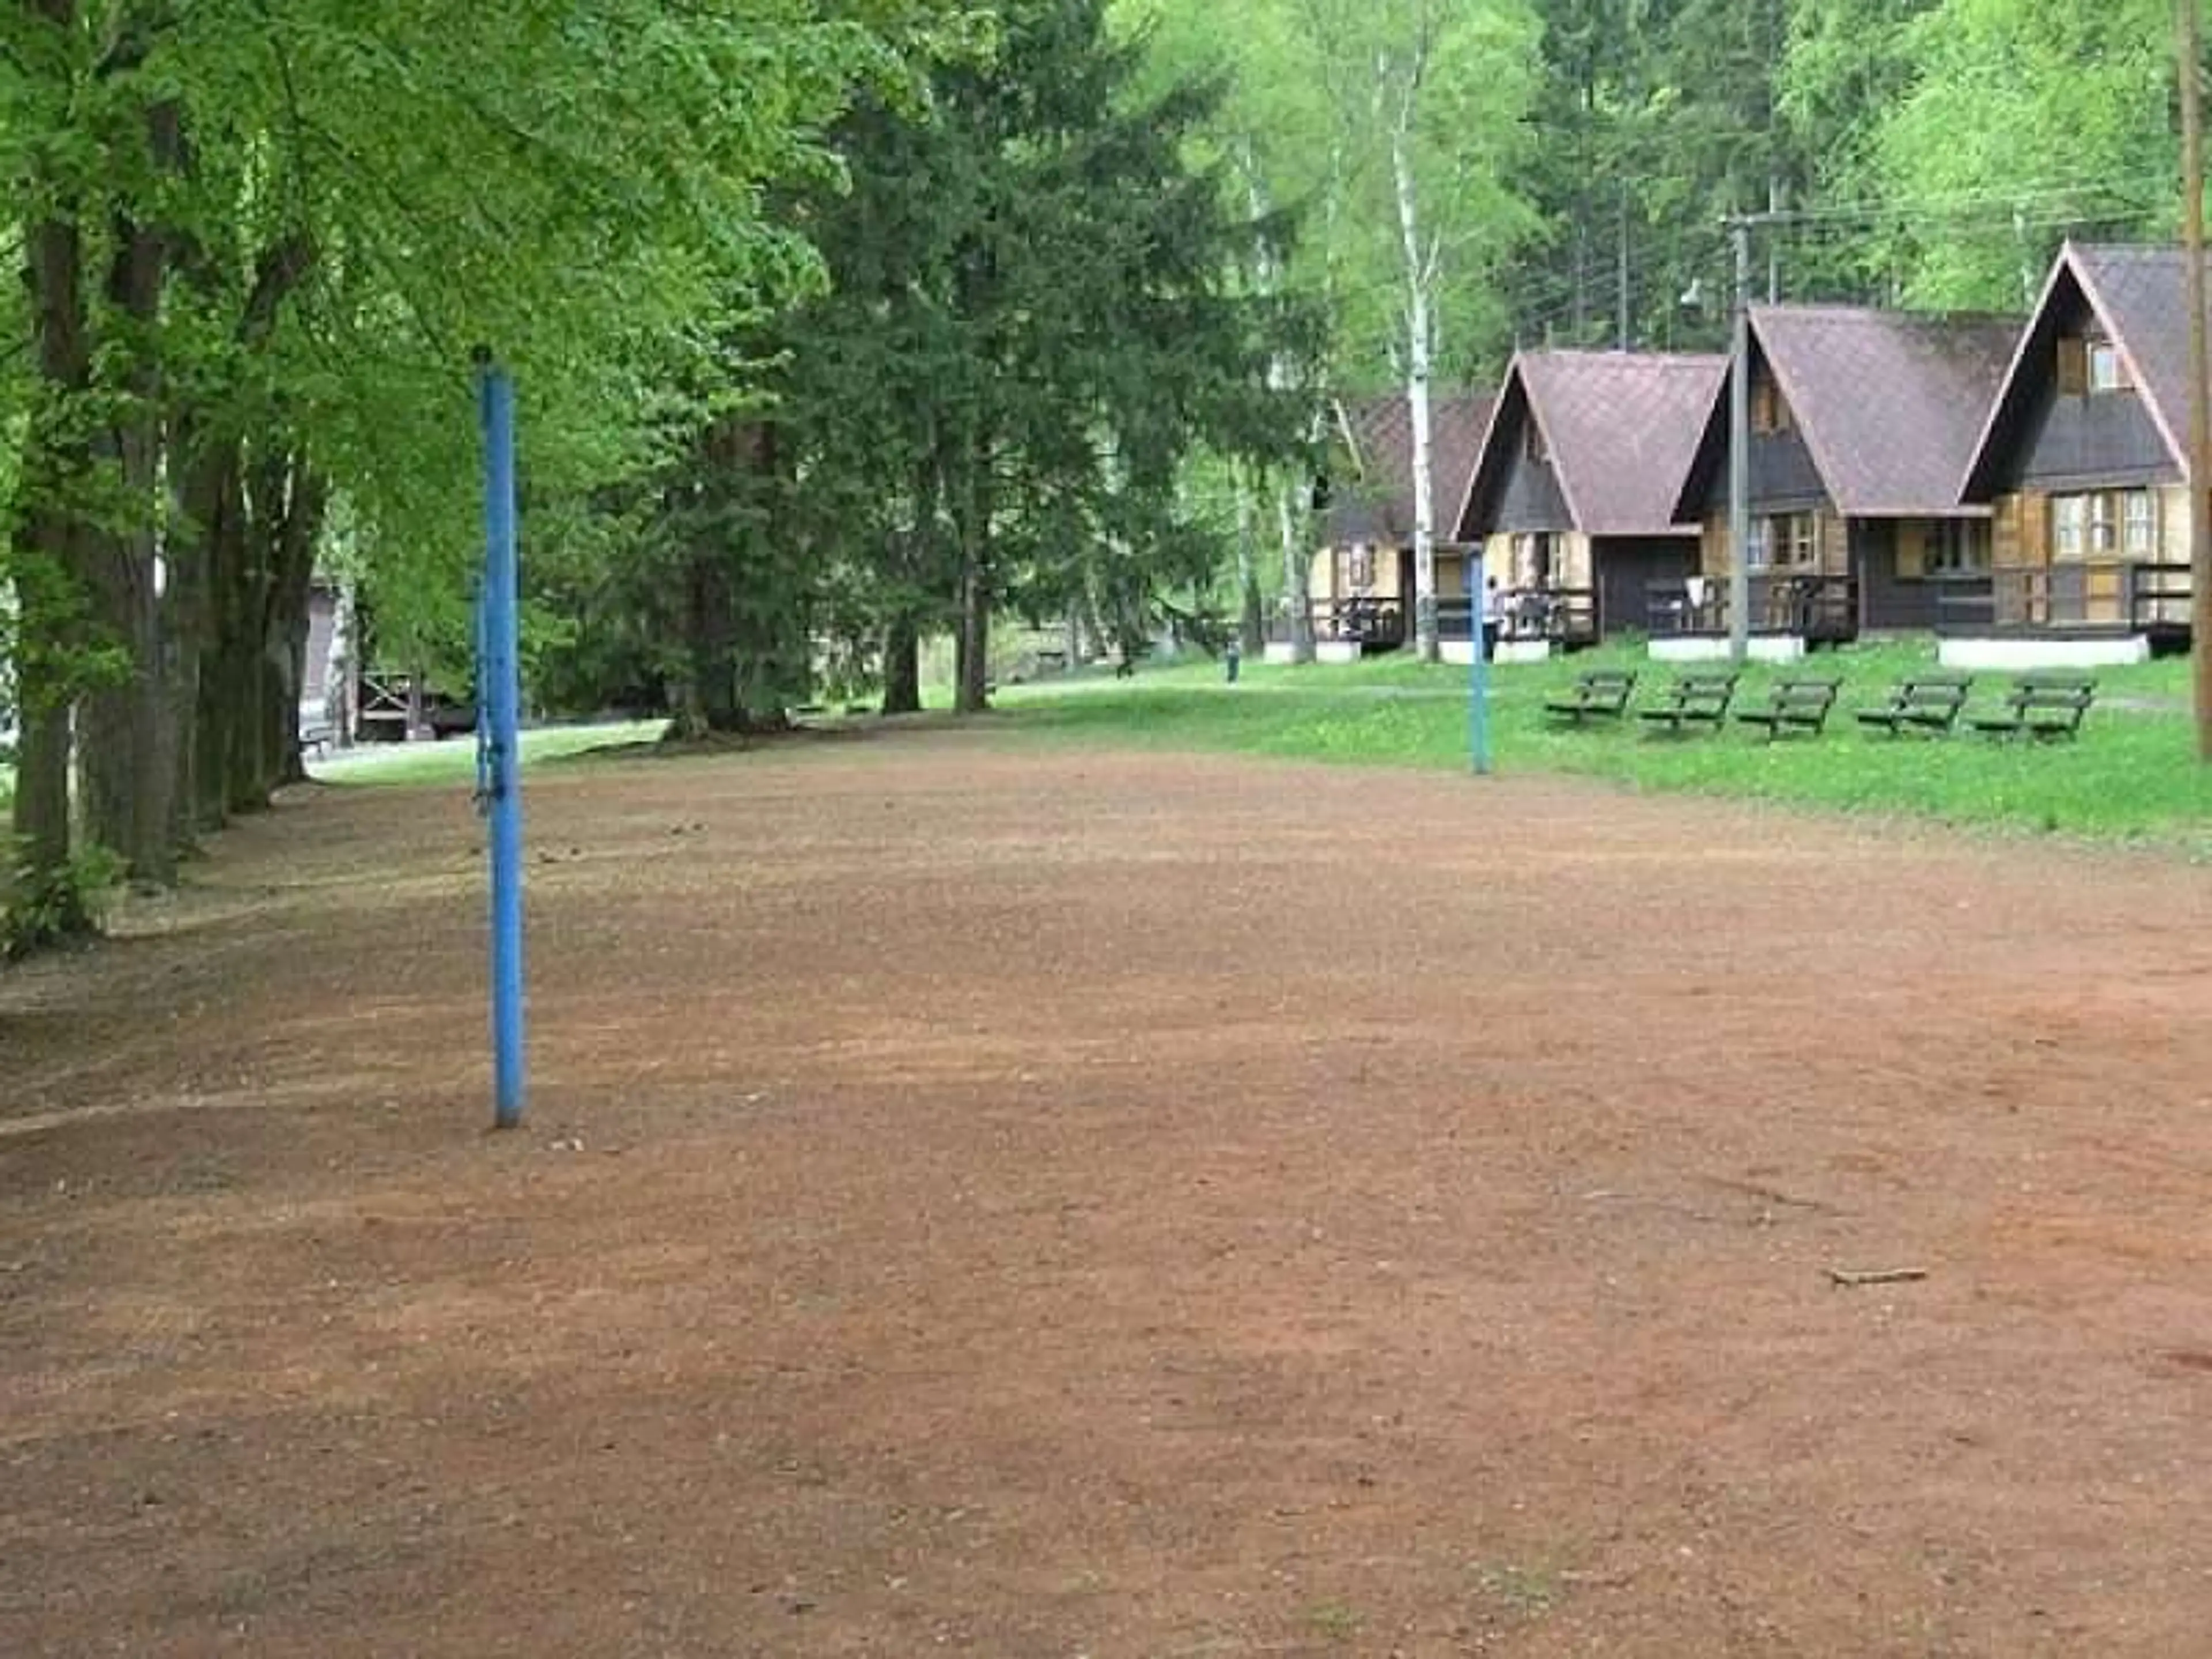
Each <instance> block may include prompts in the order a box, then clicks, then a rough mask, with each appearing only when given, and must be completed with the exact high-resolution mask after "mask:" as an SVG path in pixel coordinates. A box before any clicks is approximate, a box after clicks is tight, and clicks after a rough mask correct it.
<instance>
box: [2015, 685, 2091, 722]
mask: <svg viewBox="0 0 2212 1659" xmlns="http://www.w3.org/2000/svg"><path fill="white" fill-rule="evenodd" d="M2096 696H2097V688H2096V687H2095V686H2094V685H2093V684H2090V685H2050V684H2045V685H2030V684H2025V683H2023V684H2020V685H2016V686H2015V687H2014V688H2013V690H2012V692H2011V694H2010V695H2009V696H2007V697H2006V698H2005V702H2008V703H2009V704H2010V705H2011V706H2012V708H2014V709H2015V711H2016V712H2017V713H2020V714H2027V712H2028V711H2029V710H2031V709H2036V708H2044V709H2056V710H2059V711H2061V712H2063V713H2068V714H2072V715H2073V716H2074V717H2075V719H2076V720H2079V719H2080V718H2081V716H2082V715H2083V714H2087V712H2088V708H2089V705H2090V703H2092V702H2094V701H2095V699H2096Z"/></svg>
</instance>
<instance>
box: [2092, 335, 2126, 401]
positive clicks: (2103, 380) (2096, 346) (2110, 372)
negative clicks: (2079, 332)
mask: <svg viewBox="0 0 2212 1659" xmlns="http://www.w3.org/2000/svg"><path fill="white" fill-rule="evenodd" d="M2088 345H2089V365H2088V367H2089V376H2088V378H2089V390H2090V391H2092V392H2124V391H2126V390H2127V389H2128V369H2127V365H2126V364H2125V363H2124V362H2121V361H2120V349H2119V347H2118V346H2116V345H2114V344H2113V343H2112V342H2111V341H2110V340H2091V341H2090V342H2089V343H2088Z"/></svg>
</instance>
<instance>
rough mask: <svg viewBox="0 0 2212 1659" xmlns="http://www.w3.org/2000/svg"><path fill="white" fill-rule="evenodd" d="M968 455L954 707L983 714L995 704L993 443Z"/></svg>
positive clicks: (963, 493) (961, 527)
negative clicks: (989, 480)
mask: <svg viewBox="0 0 2212 1659" xmlns="http://www.w3.org/2000/svg"><path fill="white" fill-rule="evenodd" d="M963 463H964V465H965V466H966V469H967V474H968V476H967V477H966V478H965V479H963V481H962V483H963V487H962V491H961V503H962V507H963V511H962V512H961V514H960V523H959V526H958V527H957V528H958V534H959V537H960V618H959V628H960V633H959V638H958V647H957V650H956V651H955V653H954V672H953V679H954V685H953V694H952V707H953V709H954V711H955V712H956V713H958V714H982V713H983V712H985V711H986V710H987V709H988V708H990V706H991V546H990V504H989V501H988V500H987V495H986V493H985V488H984V485H985V474H986V472H987V470H988V468H989V467H990V465H991V446H990V445H989V443H988V442H987V441H982V440H980V439H979V440H977V441H975V443H973V444H971V445H970V446H969V452H968V453H967V454H966V455H965V456H964V457H963Z"/></svg>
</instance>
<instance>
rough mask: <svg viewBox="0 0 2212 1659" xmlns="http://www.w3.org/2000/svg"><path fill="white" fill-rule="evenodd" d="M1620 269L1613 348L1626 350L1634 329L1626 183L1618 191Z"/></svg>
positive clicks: (1630, 344) (1630, 342)
mask: <svg viewBox="0 0 2212 1659" xmlns="http://www.w3.org/2000/svg"><path fill="white" fill-rule="evenodd" d="M1618 274H1619V276H1620V294H1619V295H1618V296H1617V297H1618V299H1619V301H1620V315H1619V317H1618V318H1617V319H1615V320H1616V321H1617V322H1618V324H1619V328H1618V330H1617V331H1616V334H1615V339H1616V341H1617V342H1618V343H1617V345H1616V347H1615V349H1618V350H1620V351H1626V350H1628V349H1630V347H1631V346H1632V343H1633V342H1632V339H1631V336H1632V334H1633V333H1634V326H1633V324H1632V321H1631V319H1630V315H1629V293H1628V190H1627V187H1626V185H1624V186H1622V188H1621V191H1620V270H1619V273H1618Z"/></svg>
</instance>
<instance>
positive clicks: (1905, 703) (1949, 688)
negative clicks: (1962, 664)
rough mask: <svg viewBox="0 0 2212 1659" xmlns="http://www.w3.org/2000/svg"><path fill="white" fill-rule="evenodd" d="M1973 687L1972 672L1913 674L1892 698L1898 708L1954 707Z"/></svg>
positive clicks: (1901, 684) (1900, 685) (1963, 700)
mask: <svg viewBox="0 0 2212 1659" xmlns="http://www.w3.org/2000/svg"><path fill="white" fill-rule="evenodd" d="M1973 689H1974V677H1973V676H1972V674H1915V675H1914V676H1913V677H1912V678H1911V679H1909V680H1905V681H1903V682H1901V683H1900V684H1899V686H1898V688H1897V693H1896V696H1895V697H1894V699H1893V701H1894V702H1896V704H1897V706H1898V707H1899V708H1957V707H1958V706H1959V705H1960V703H1962V702H1966V694H1967V693H1968V692H1969V691H1972V690H1973Z"/></svg>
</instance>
